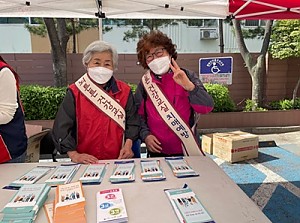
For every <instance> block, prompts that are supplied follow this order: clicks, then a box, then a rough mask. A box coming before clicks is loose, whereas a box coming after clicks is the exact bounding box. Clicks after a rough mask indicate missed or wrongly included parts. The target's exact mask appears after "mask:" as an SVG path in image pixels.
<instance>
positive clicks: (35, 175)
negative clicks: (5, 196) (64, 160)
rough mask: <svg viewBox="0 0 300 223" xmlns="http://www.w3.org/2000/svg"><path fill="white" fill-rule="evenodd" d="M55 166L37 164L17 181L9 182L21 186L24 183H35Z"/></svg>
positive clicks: (14, 185) (12, 185)
mask: <svg viewBox="0 0 300 223" xmlns="http://www.w3.org/2000/svg"><path fill="white" fill-rule="evenodd" d="M54 168H55V167H54V166H37V167H34V168H33V169H31V170H30V171H28V172H27V173H25V174H23V175H22V176H20V177H19V178H17V179H16V180H15V181H13V182H12V183H10V184H9V186H11V187H21V186H22V185H24V184H34V183H35V182H37V181H38V180H39V179H41V178H42V177H43V176H45V175H46V174H47V173H49V172H50V171H51V170H52V169H54Z"/></svg>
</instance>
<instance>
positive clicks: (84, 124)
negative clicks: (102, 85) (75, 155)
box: [70, 80, 130, 160]
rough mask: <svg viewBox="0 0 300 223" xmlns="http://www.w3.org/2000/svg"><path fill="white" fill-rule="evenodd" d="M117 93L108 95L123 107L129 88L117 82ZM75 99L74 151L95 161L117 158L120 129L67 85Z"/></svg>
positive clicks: (120, 143) (120, 139)
mask: <svg viewBox="0 0 300 223" xmlns="http://www.w3.org/2000/svg"><path fill="white" fill-rule="evenodd" d="M116 84H117V87H118V89H119V90H118V91H117V92H114V93H113V92H112V91H111V90H110V91H109V92H108V94H109V95H110V96H111V97H112V98H114V99H115V100H116V101H118V102H119V104H120V105H121V106H122V107H123V108H124V110H125V107H126V104H127V100H128V96H129V92H130V87H129V86H128V85H127V84H125V83H124V82H121V81H118V80H116ZM70 89H71V90H72V92H73V94H74V97H75V108H76V122H77V148H76V150H77V152H79V153H87V154H90V155H93V156H95V157H96V158H98V159H100V160H103V159H117V158H118V157H119V153H120V150H121V148H122V140H123V135H124V131H123V129H122V128H121V127H120V126H119V125H118V124H117V123H116V122H115V121H113V120H112V119H111V118H110V117H108V116H107V115H106V114H105V113H104V112H102V111H101V110H100V109H99V108H97V107H96V106H95V105H94V104H93V103H91V102H90V101H89V100H88V99H87V98H86V97H85V96H84V95H83V94H82V93H81V92H80V91H79V90H78V88H77V87H76V85H75V84H72V85H70Z"/></svg>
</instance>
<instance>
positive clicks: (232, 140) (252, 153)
mask: <svg viewBox="0 0 300 223" xmlns="http://www.w3.org/2000/svg"><path fill="white" fill-rule="evenodd" d="M213 154H214V155H215V156H217V157H219V158H221V159H223V160H225V161H228V162H231V163H234V162H239V161H243V160H247V159H253V158H257V157H258V136H257V135H254V134H250V133H247V132H242V131H234V132H227V133H215V134H213Z"/></svg>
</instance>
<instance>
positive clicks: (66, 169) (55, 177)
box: [45, 164, 80, 186]
mask: <svg viewBox="0 0 300 223" xmlns="http://www.w3.org/2000/svg"><path fill="white" fill-rule="evenodd" d="M79 167H80V164H62V165H60V166H57V167H56V170H55V171H54V173H53V174H52V175H51V176H50V177H49V178H48V179H47V180H46V181H45V183H46V184H48V185H51V186H57V185H60V184H66V183H69V182H70V181H71V180H72V178H73V176H74V175H75V173H76V172H77V170H78V169H79Z"/></svg>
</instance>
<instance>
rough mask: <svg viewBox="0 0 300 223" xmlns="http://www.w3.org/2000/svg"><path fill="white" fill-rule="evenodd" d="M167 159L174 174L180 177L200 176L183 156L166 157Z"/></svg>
mask: <svg viewBox="0 0 300 223" xmlns="http://www.w3.org/2000/svg"><path fill="white" fill-rule="evenodd" d="M165 160H166V162H167V163H168V165H169V166H170V167H171V169H172V171H173V174H174V175H175V176H176V177H178V178H180V177H194V176H199V174H198V173H197V172H196V171H195V170H193V169H192V168H191V167H190V166H189V165H188V163H187V161H186V160H185V159H184V158H183V157H166V158H165Z"/></svg>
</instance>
